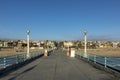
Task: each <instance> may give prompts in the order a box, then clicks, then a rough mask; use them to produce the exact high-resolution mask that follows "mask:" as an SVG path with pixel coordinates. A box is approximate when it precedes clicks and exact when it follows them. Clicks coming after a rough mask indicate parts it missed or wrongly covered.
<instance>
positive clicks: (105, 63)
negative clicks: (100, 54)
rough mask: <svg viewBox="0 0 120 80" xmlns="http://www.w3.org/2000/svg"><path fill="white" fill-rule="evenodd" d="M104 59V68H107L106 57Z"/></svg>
mask: <svg viewBox="0 0 120 80" xmlns="http://www.w3.org/2000/svg"><path fill="white" fill-rule="evenodd" d="M104 59H105V65H104V66H105V68H106V67H107V57H105V58H104Z"/></svg>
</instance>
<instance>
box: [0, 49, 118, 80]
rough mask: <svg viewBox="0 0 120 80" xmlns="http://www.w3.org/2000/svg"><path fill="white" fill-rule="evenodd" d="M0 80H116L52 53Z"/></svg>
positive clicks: (87, 66) (75, 59) (79, 62)
mask: <svg viewBox="0 0 120 80" xmlns="http://www.w3.org/2000/svg"><path fill="white" fill-rule="evenodd" d="M0 80H117V79H116V78H115V77H114V76H113V75H112V74H109V73H106V72H104V71H101V70H99V69H96V68H94V67H93V66H91V65H90V64H88V63H86V62H84V61H81V60H79V59H77V58H70V57H67V56H66V55H65V52H61V51H58V52H54V53H52V54H51V55H50V56H48V57H41V58H39V59H37V60H35V61H33V62H31V63H29V64H28V65H26V66H23V67H22V68H20V69H18V70H16V71H13V72H11V73H9V74H7V75H6V76H4V77H2V78H0Z"/></svg>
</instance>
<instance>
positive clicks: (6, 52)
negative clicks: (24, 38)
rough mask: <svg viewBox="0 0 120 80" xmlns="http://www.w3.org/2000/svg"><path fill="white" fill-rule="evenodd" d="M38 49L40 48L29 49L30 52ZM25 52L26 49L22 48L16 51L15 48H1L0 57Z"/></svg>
mask: <svg viewBox="0 0 120 80" xmlns="http://www.w3.org/2000/svg"><path fill="white" fill-rule="evenodd" d="M36 51H40V49H30V52H31V53H32V52H36ZM25 53H27V50H22V51H17V50H15V49H2V50H1V51H0V57H1V56H10V55H15V54H25Z"/></svg>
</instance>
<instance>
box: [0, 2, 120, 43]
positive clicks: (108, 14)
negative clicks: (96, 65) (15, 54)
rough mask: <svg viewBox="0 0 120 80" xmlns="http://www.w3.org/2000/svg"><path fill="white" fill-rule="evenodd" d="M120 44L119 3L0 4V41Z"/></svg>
mask: <svg viewBox="0 0 120 80" xmlns="http://www.w3.org/2000/svg"><path fill="white" fill-rule="evenodd" d="M27 29H29V30H30V39H31V40H82V39H83V35H84V30H86V31H87V39H88V40H103V41H105V40H107V41H111V40H114V41H117V40H118V41H120V0H0V39H26V30H27Z"/></svg>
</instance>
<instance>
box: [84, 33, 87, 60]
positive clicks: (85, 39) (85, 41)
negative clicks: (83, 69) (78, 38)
mask: <svg viewBox="0 0 120 80" xmlns="http://www.w3.org/2000/svg"><path fill="white" fill-rule="evenodd" d="M86 34H87V31H84V57H85V58H87V36H86Z"/></svg>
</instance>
